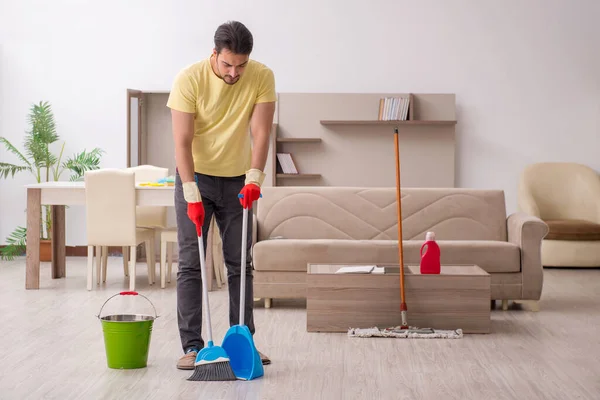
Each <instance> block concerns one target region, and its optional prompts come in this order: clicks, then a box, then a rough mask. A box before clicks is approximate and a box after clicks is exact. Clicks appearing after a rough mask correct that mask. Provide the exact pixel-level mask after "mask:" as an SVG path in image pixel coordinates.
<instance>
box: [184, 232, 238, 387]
mask: <svg viewBox="0 0 600 400" xmlns="http://www.w3.org/2000/svg"><path fill="white" fill-rule="evenodd" d="M199 229H200V230H201V229H202V228H199ZM198 247H199V249H200V271H201V275H202V296H203V307H205V309H206V325H207V328H208V329H207V331H208V342H207V346H206V347H204V348H203V349H202V350H200V351H199V352H198V355H197V356H196V361H195V362H194V372H193V374H192V375H191V376H190V377H189V378H188V379H187V380H188V381H235V380H237V377H236V376H235V374H234V373H233V369H232V368H231V363H230V361H229V356H228V355H227V352H225V350H224V349H223V348H222V347H220V346H215V345H214V343H213V338H212V326H211V321H210V307H209V304H208V285H207V282H206V264H205V262H206V261H205V259H204V243H203V240H202V232H201V231H200V232H198Z"/></svg>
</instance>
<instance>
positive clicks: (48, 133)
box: [25, 102, 58, 169]
mask: <svg viewBox="0 0 600 400" xmlns="http://www.w3.org/2000/svg"><path fill="white" fill-rule="evenodd" d="M28 121H29V124H30V126H31V130H30V131H28V132H27V135H26V136H25V149H26V152H27V155H28V156H29V157H31V158H32V159H33V165H34V166H35V167H36V168H37V169H39V168H50V167H51V166H52V165H53V164H54V163H55V162H56V160H57V158H56V156H54V155H53V154H52V153H51V152H50V148H49V145H50V144H52V143H54V142H56V141H57V140H58V134H57V133H56V124H55V122H54V115H53V113H52V108H51V107H50V104H49V103H48V102H40V103H39V104H34V105H32V107H31V110H30V113H29V115H28Z"/></svg>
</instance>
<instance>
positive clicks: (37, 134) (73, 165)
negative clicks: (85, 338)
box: [0, 102, 103, 261]
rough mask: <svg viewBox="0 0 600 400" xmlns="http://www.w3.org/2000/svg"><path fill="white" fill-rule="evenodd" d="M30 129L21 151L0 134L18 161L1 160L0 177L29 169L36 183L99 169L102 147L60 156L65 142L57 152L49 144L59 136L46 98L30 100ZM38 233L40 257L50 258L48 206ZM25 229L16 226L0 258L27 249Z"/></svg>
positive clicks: (77, 176)
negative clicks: (66, 173)
mask: <svg viewBox="0 0 600 400" xmlns="http://www.w3.org/2000/svg"><path fill="white" fill-rule="evenodd" d="M28 122H29V127H30V129H29V130H28V131H27V132H26V134H25V140H24V143H23V147H24V152H21V151H19V150H18V149H17V147H16V146H14V145H13V144H12V143H11V142H10V141H9V140H8V139H6V138H5V137H0V143H1V144H3V145H4V147H5V148H6V150H7V151H8V152H10V153H13V154H14V155H15V156H16V157H17V159H18V164H11V163H8V162H2V161H0V178H5V179H6V178H8V177H14V176H15V175H16V174H17V173H20V172H29V173H31V174H32V175H33V177H34V178H35V181H36V182H37V183H41V182H48V181H58V180H60V178H61V176H62V175H63V172H65V171H69V175H70V177H69V179H70V180H71V181H77V180H81V179H82V178H83V174H84V173H85V171H88V170H94V169H98V168H99V165H100V157H101V155H102V153H103V151H102V150H101V149H99V148H94V149H93V150H91V151H89V152H88V151H85V150H84V151H82V152H81V153H76V154H74V155H73V156H71V157H69V158H67V159H65V160H63V159H62V158H63V152H64V149H65V143H64V142H63V143H62V146H60V147H59V153H58V155H56V154H54V153H53V151H52V149H51V148H50V147H51V145H53V144H54V143H56V142H58V141H59V140H60V138H59V135H58V134H57V132H56V125H55V122H54V115H53V112H52V108H51V106H50V103H49V102H39V103H38V104H33V105H32V106H31V109H30V113H29V115H28ZM40 213H42V218H41V227H40V228H41V229H40V232H41V237H40V261H50V260H51V257H52V244H51V243H52V242H51V241H52V215H51V208H50V206H42V208H41V209H40ZM26 239H27V229H26V228H25V227H22V226H19V227H17V228H16V229H15V230H14V231H13V232H12V233H11V234H10V235H9V236H8V238H7V239H6V246H4V247H2V248H0V258H1V259H4V260H12V259H14V257H15V256H17V255H22V254H23V253H24V252H25V249H26V245H27V243H26Z"/></svg>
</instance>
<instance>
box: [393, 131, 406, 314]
mask: <svg viewBox="0 0 600 400" xmlns="http://www.w3.org/2000/svg"><path fill="white" fill-rule="evenodd" d="M394 148H395V152H396V203H397V204H396V206H397V212H398V258H399V262H400V299H401V301H400V313H401V317H402V326H406V325H407V322H406V311H407V308H406V300H405V296H404V252H403V251H402V199H401V195H400V150H399V142H398V128H397V127H396V128H395V129H394Z"/></svg>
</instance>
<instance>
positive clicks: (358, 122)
mask: <svg viewBox="0 0 600 400" xmlns="http://www.w3.org/2000/svg"><path fill="white" fill-rule="evenodd" d="M320 122H321V125H411V126H414V125H424V126H430V125H456V121H452V120H448V121H444V120H441V121H427V120H408V121H401V120H399V121H380V120H321V121H320Z"/></svg>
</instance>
